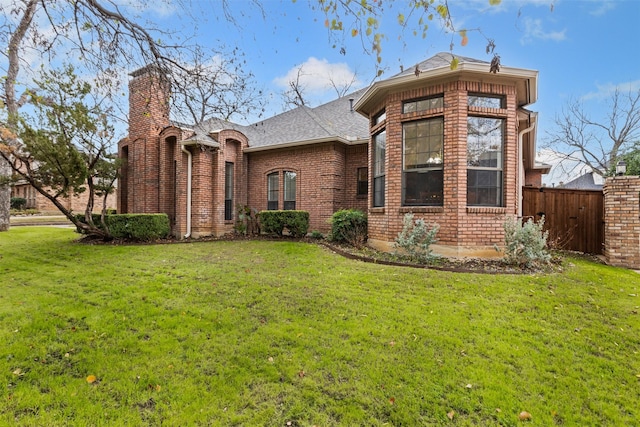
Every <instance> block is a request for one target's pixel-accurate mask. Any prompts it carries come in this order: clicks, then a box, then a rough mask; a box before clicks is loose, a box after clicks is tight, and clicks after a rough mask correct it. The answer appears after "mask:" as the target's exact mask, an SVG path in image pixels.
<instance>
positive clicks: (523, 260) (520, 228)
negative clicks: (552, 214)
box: [504, 217, 551, 267]
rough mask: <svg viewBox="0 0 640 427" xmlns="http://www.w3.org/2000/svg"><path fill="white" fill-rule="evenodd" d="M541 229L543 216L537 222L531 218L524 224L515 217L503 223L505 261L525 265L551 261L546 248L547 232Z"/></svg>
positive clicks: (542, 227) (536, 264) (532, 265)
mask: <svg viewBox="0 0 640 427" xmlns="http://www.w3.org/2000/svg"><path fill="white" fill-rule="evenodd" d="M543 229H544V217H542V218H541V219H540V221H538V222H537V223H536V222H534V221H533V220H532V219H529V220H527V222H525V223H524V224H522V222H521V221H519V220H516V219H510V220H507V221H506V222H505V223H504V241H505V261H506V262H507V263H509V264H514V265H521V266H525V267H534V266H539V265H541V264H548V263H549V261H551V254H550V253H549V250H548V248H547V238H548V237H549V232H548V231H544V230H543Z"/></svg>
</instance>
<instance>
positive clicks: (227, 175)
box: [224, 162, 233, 221]
mask: <svg viewBox="0 0 640 427" xmlns="http://www.w3.org/2000/svg"><path fill="white" fill-rule="evenodd" d="M224 219H225V220H226V221H230V220H232V219H233V163H231V162H226V163H225V164H224Z"/></svg>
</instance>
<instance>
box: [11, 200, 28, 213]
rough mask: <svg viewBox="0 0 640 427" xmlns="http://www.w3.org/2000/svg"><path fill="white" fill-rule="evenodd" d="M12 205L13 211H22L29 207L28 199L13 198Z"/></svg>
mask: <svg viewBox="0 0 640 427" xmlns="http://www.w3.org/2000/svg"><path fill="white" fill-rule="evenodd" d="M10 203H11V209H15V210H18V211H21V210H24V208H25V207H26V206H27V199H25V198H24V197H12V198H11V202H10Z"/></svg>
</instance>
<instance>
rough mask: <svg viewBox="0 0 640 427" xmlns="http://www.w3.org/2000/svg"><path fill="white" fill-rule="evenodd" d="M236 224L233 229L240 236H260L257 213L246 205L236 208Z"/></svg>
mask: <svg viewBox="0 0 640 427" xmlns="http://www.w3.org/2000/svg"><path fill="white" fill-rule="evenodd" d="M236 218H237V219H236V223H235V225H234V226H233V229H234V230H235V232H236V233H238V234H242V235H245V236H246V235H252V234H260V226H259V225H258V211H257V210H256V209H255V208H250V207H249V206H247V205H238V206H237V216H236Z"/></svg>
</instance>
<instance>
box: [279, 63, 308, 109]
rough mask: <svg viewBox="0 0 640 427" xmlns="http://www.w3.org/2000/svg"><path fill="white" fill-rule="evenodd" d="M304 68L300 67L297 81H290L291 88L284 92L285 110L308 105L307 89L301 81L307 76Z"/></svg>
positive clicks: (297, 72)
mask: <svg viewBox="0 0 640 427" xmlns="http://www.w3.org/2000/svg"><path fill="white" fill-rule="evenodd" d="M302 68H303V67H302V65H301V66H299V67H298V69H297V70H296V77H295V80H289V82H288V83H289V88H288V89H287V90H285V91H284V92H282V100H283V104H284V109H289V108H296V107H302V106H305V105H307V104H308V102H307V99H306V93H305V92H306V87H305V86H304V83H303V82H302V79H301V78H302V77H304V76H305V74H304V73H303V72H302Z"/></svg>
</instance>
